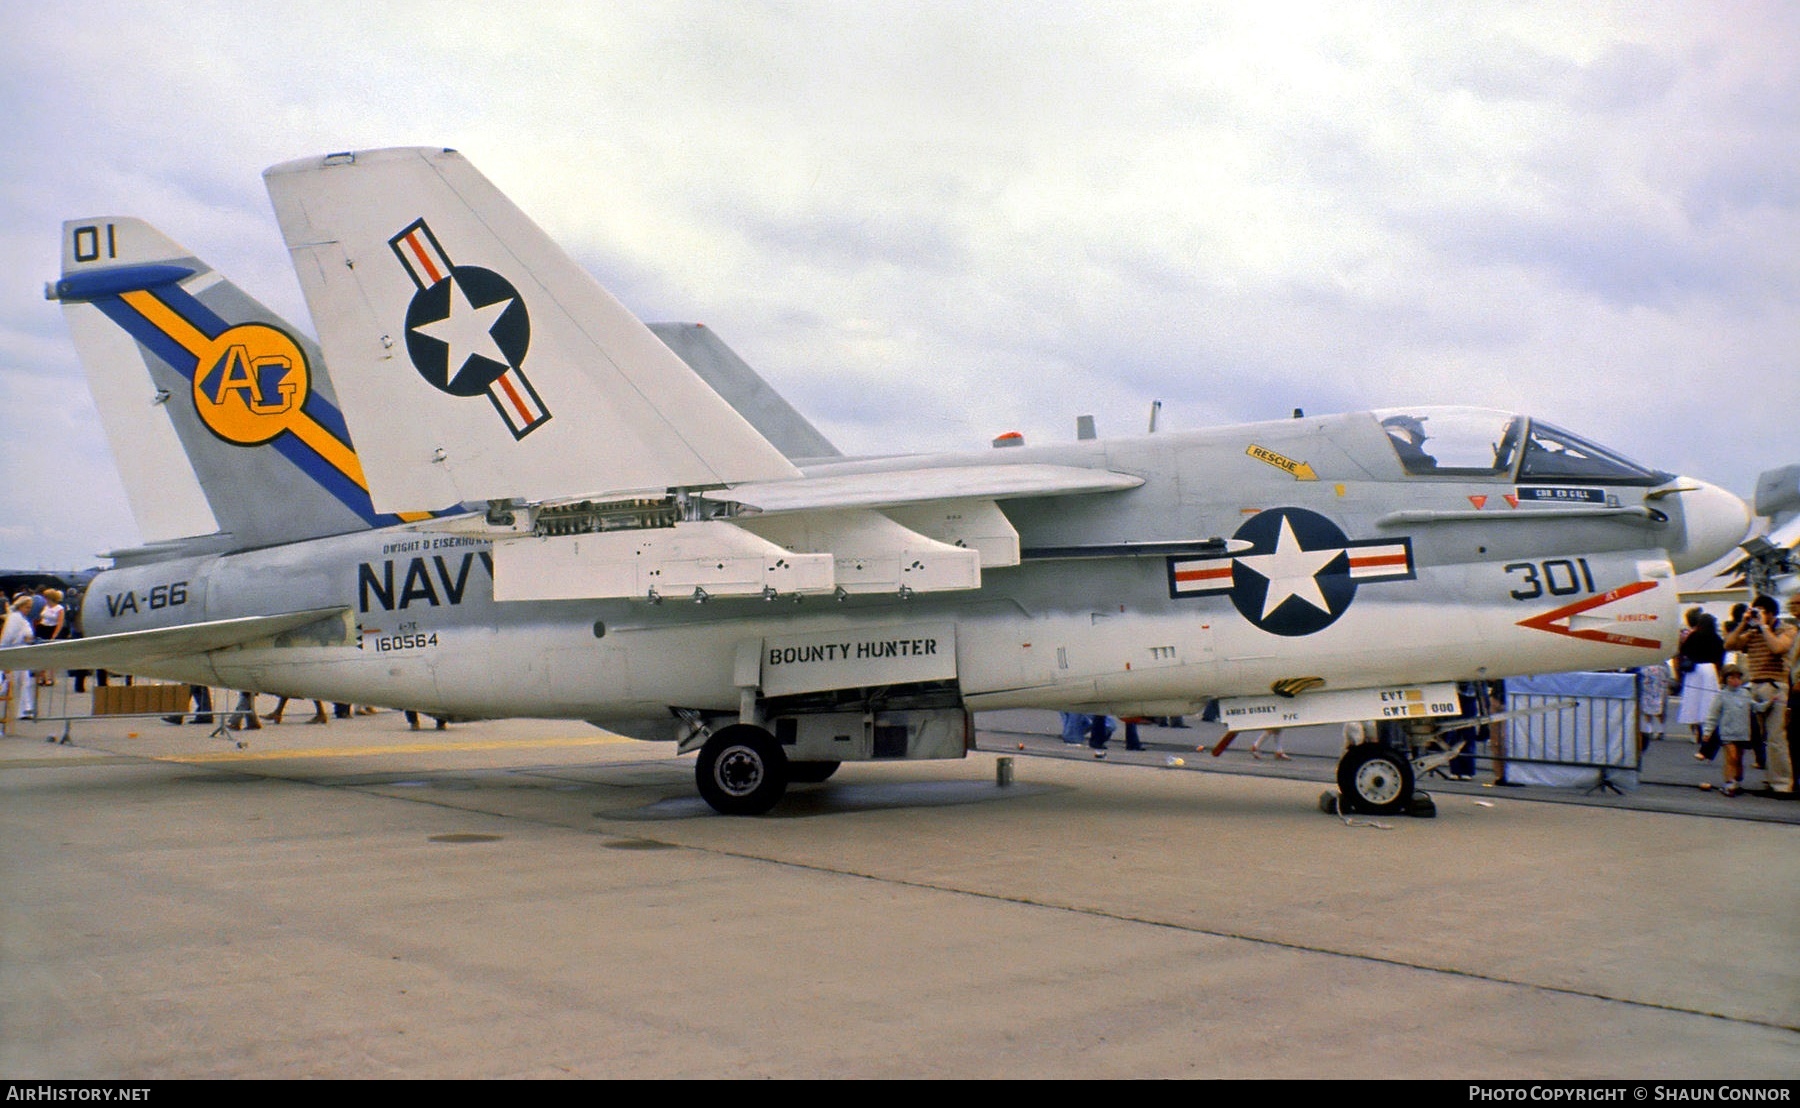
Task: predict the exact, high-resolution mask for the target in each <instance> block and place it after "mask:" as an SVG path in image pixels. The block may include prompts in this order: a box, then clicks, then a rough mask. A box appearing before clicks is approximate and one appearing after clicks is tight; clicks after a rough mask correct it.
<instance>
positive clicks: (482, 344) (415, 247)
mask: <svg viewBox="0 0 1800 1108" xmlns="http://www.w3.org/2000/svg"><path fill="white" fill-rule="evenodd" d="M388 246H390V247H391V248H392V249H393V251H394V256H395V257H396V258H398V259H399V260H400V265H401V267H402V268H403V269H405V270H406V274H407V276H409V277H411V278H412V281H413V284H414V286H416V288H417V290H418V291H416V292H415V293H414V294H413V298H412V300H411V302H410V303H408V304H407V306H406V353H407V356H408V357H409V358H411V359H412V364H413V368H414V369H416V370H418V371H419V376H420V377H423V378H424V379H425V382H426V383H427V384H429V385H430V386H431V387H432V388H434V389H437V390H438V391H439V392H443V393H447V394H449V395H451V396H458V397H469V396H483V395H485V396H486V397H487V398H488V400H489V402H490V403H492V404H493V406H494V410H495V411H496V412H498V413H499V414H500V418H501V419H502V420H503V421H504V422H505V424H506V428H507V430H509V431H511V432H512V436H513V438H514V439H522V438H524V437H525V436H526V435H529V434H530V433H531V432H533V431H535V430H537V429H538V428H539V427H542V426H543V425H544V424H545V423H547V422H549V420H550V409H549V408H547V407H546V406H545V405H544V402H543V399H542V398H541V397H539V396H538V394H537V390H536V389H535V388H533V387H532V385H531V381H530V379H528V378H527V377H526V376H525V370H524V367H523V363H524V361H525V352H526V351H527V350H528V349H530V347H531V316H530V314H529V313H528V312H527V311H526V310H525V298H524V297H522V296H520V295H519V290H518V289H516V288H514V287H513V285H512V282H510V281H508V280H507V279H506V278H505V277H502V276H501V275H500V274H498V273H495V272H494V271H493V270H491V269H483V268H482V267H480V266H474V265H455V264H453V263H452V262H451V261H450V257H449V255H447V254H445V253H444V248H443V246H442V245H441V244H440V243H439V242H438V240H437V236H436V235H434V234H432V233H431V228H430V227H429V226H427V225H426V223H425V221H424V220H423V219H416V220H414V221H413V222H412V223H410V224H408V225H407V226H406V228H405V229H404V230H402V231H401V232H400V233H399V234H397V235H395V236H394V237H393V238H391V239H389V240H388Z"/></svg>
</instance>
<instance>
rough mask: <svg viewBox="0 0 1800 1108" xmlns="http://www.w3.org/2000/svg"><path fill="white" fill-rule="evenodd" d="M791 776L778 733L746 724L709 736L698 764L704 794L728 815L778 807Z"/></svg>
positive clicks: (697, 778) (759, 812) (696, 773)
mask: <svg viewBox="0 0 1800 1108" xmlns="http://www.w3.org/2000/svg"><path fill="white" fill-rule="evenodd" d="M833 768H835V767H833ZM791 779H793V773H792V767H790V766H789V765H788V760H787V755H786V754H785V753H784V752H783V751H782V749H781V744H780V743H778V742H776V741H775V736H773V735H771V734H769V733H768V732H767V731H764V730H763V729H762V728H760V727H752V726H750V725H749V724H745V723H737V724H733V725H732V726H730V727H726V728H724V729H722V730H720V731H719V733H718V734H716V735H714V736H713V737H712V738H710V739H707V740H706V745H705V746H702V747H701V748H700V761H699V763H698V764H696V765H695V766H694V781H695V783H696V784H697V785H699V787H700V795H701V796H702V797H703V798H705V800H706V802H707V803H708V804H710V805H712V807H713V810H714V811H716V812H718V813H720V814H721V815H727V816H760V815H762V814H763V813H764V812H766V811H768V810H769V809H770V808H773V807H775V804H776V802H777V801H779V800H780V799H781V797H782V795H783V794H784V793H786V792H787V787H788V781H789V780H791ZM821 780H823V778H821Z"/></svg>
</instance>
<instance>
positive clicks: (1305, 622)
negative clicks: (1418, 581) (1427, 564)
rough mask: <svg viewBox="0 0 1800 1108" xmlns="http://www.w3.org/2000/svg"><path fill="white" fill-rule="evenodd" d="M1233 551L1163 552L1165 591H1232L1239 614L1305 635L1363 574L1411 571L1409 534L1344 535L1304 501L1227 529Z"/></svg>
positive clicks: (1333, 613)
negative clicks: (1239, 545)
mask: <svg viewBox="0 0 1800 1108" xmlns="http://www.w3.org/2000/svg"><path fill="white" fill-rule="evenodd" d="M1232 537H1233V538H1234V539H1237V540H1239V541H1240V542H1246V543H1249V544H1250V546H1249V549H1247V550H1244V551H1241V552H1239V553H1237V554H1221V555H1216V556H1213V557H1206V558H1170V559H1169V595H1170V596H1171V597H1187V596H1216V595H1219V594H1221V593H1223V594H1225V595H1227V596H1229V597H1231V603H1232V605H1233V606H1234V607H1236V608H1237V610H1238V612H1239V613H1240V614H1242V615H1243V617H1244V618H1245V619H1247V620H1249V621H1250V622H1251V623H1253V624H1255V625H1256V626H1257V627H1259V628H1261V629H1262V630H1264V631H1267V632H1269V633H1270V634H1272V635H1286V636H1289V637H1293V636H1298V635H1311V634H1314V633H1316V632H1318V631H1323V630H1324V629H1325V628H1327V627H1329V626H1331V625H1332V624H1333V623H1335V622H1337V618H1338V617H1339V616H1341V615H1343V614H1344V612H1345V611H1346V610H1348V609H1349V607H1350V602H1351V601H1352V600H1354V599H1355V598H1356V587H1357V585H1359V584H1365V583H1367V582H1370V581H1404V580H1411V579H1412V577H1413V576H1414V573H1413V562H1412V540H1411V539H1407V538H1402V539H1399V540H1396V541H1389V540H1384V539H1361V540H1356V541H1352V540H1350V539H1349V538H1346V537H1345V535H1344V532H1343V531H1342V530H1340V529H1339V528H1338V525H1337V524H1335V523H1333V522H1331V520H1329V519H1327V518H1325V517H1324V516H1322V515H1320V514H1319V513H1317V512H1310V511H1307V510H1306V509H1305V508H1272V509H1270V510H1269V511H1266V512H1258V513H1257V514H1256V515H1254V516H1252V517H1251V518H1250V519H1248V520H1246V521H1245V522H1244V524H1243V526H1241V527H1239V528H1238V529H1237V533H1236V534H1235V535H1233V536H1232Z"/></svg>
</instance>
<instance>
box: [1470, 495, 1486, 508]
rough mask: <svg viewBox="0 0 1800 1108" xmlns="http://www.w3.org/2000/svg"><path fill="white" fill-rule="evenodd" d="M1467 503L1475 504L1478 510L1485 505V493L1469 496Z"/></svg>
mask: <svg viewBox="0 0 1800 1108" xmlns="http://www.w3.org/2000/svg"><path fill="white" fill-rule="evenodd" d="M1469 503H1471V504H1473V505H1475V510H1476V511H1478V512H1479V511H1481V509H1483V508H1485V507H1487V496H1486V494H1482V495H1477V496H1470V497H1469Z"/></svg>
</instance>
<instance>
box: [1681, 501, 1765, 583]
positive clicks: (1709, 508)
mask: <svg viewBox="0 0 1800 1108" xmlns="http://www.w3.org/2000/svg"><path fill="white" fill-rule="evenodd" d="M1675 484H1676V485H1677V486H1678V487H1683V488H1688V489H1689V491H1686V492H1682V493H1679V494H1677V495H1678V496H1679V497H1680V503H1681V519H1682V526H1683V531H1684V535H1683V539H1682V541H1681V542H1680V543H1677V544H1675V545H1673V546H1671V547H1670V549H1669V561H1671V562H1673V563H1674V564H1675V571H1676V572H1677V573H1686V572H1687V571H1688V570H1690V569H1699V568H1700V567H1701V566H1703V565H1706V564H1708V563H1710V562H1713V561H1716V560H1717V559H1719V558H1721V557H1723V556H1724V555H1725V554H1726V553H1727V552H1728V551H1730V550H1731V548H1732V547H1734V546H1736V545H1737V544H1738V543H1739V542H1741V541H1743V538H1744V534H1745V533H1746V532H1748V531H1749V530H1750V506H1749V505H1748V504H1745V503H1744V502H1743V501H1742V500H1740V499H1738V498H1737V497H1736V496H1733V495H1732V494H1731V493H1729V492H1726V491H1725V490H1724V489H1722V488H1720V487H1719V486H1717V485H1713V484H1709V483H1707V482H1705V481H1698V480H1695V479H1694V478H1692V477H1677V478H1676V479H1675Z"/></svg>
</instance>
